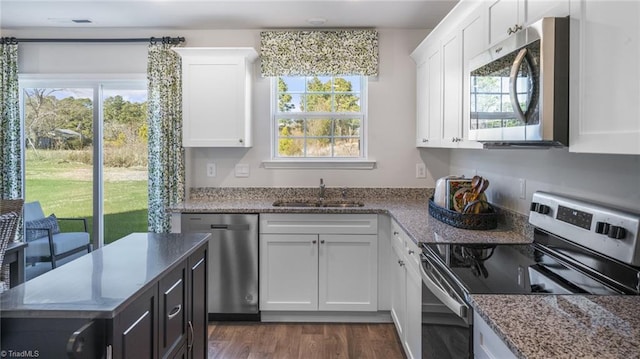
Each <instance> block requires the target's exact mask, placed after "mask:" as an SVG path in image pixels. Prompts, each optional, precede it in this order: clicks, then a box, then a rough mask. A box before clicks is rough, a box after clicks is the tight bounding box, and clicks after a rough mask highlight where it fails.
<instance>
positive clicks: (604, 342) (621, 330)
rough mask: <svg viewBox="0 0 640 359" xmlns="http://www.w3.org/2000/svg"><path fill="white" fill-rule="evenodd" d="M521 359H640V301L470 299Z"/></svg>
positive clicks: (536, 297) (514, 297)
mask: <svg viewBox="0 0 640 359" xmlns="http://www.w3.org/2000/svg"><path fill="white" fill-rule="evenodd" d="M471 302H472V305H473V307H474V310H475V311H476V312H477V313H478V314H479V315H480V316H481V317H482V318H483V319H484V320H485V321H486V322H487V323H488V324H489V326H490V327H491V328H492V329H493V330H494V332H496V333H497V334H498V336H500V337H501V338H502V340H503V341H504V342H505V344H506V345H507V346H508V347H509V348H510V349H511V351H512V352H513V353H514V354H515V355H516V356H517V357H518V358H526V359H535V358H541V359H542V358H545V359H546V358H602V359H605V358H621V359H622V358H625V359H626V358H638V357H640V315H638V308H640V297H638V296H632V295H626V296H622V295H621V296H594V295H472V296H471Z"/></svg>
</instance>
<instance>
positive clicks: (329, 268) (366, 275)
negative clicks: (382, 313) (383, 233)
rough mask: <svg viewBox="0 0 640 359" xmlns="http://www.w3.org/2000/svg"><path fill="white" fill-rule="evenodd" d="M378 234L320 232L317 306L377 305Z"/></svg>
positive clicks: (371, 307)
mask: <svg viewBox="0 0 640 359" xmlns="http://www.w3.org/2000/svg"><path fill="white" fill-rule="evenodd" d="M377 247H378V236H377V235H353V234H351V235H344V234H343V235H338V234H332V235H328V234H321V235H320V246H319V266H318V267H319V275H318V277H319V281H318V282H319V288H318V297H319V301H318V309H319V310H336V311H341V310H344V311H348V310H351V311H376V310H377V309H378V250H377Z"/></svg>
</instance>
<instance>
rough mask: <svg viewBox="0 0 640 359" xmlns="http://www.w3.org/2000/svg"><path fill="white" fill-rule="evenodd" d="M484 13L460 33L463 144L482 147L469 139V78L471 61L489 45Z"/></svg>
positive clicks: (474, 18)
mask: <svg viewBox="0 0 640 359" xmlns="http://www.w3.org/2000/svg"><path fill="white" fill-rule="evenodd" d="M484 14H485V13H484V12H483V11H476V12H474V13H473V14H471V16H469V18H467V20H466V21H465V22H464V23H463V25H462V30H461V32H460V36H461V42H462V68H463V71H462V134H463V139H464V142H463V144H465V145H466V144H469V145H471V144H475V145H477V146H478V147H479V146H480V145H479V143H477V142H475V143H474V142H472V141H474V140H476V139H475V138H470V137H469V127H470V124H469V119H470V114H469V111H470V106H469V104H470V102H469V101H470V100H471V99H470V95H469V94H470V91H471V89H470V85H471V82H470V78H469V71H470V70H471V69H470V68H469V60H471V59H472V58H473V57H474V56H476V55H478V54H480V53H481V52H483V51H484V50H485V49H486V48H487V46H488V45H489V39H488V37H487V32H486V28H487V21H486V16H484Z"/></svg>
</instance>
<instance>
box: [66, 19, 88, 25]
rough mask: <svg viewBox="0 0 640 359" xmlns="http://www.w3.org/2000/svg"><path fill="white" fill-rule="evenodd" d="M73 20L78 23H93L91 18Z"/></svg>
mask: <svg viewBox="0 0 640 359" xmlns="http://www.w3.org/2000/svg"><path fill="white" fill-rule="evenodd" d="M71 21H73V22H75V23H76V24H91V22H92V21H91V20H89V19H72V20H71Z"/></svg>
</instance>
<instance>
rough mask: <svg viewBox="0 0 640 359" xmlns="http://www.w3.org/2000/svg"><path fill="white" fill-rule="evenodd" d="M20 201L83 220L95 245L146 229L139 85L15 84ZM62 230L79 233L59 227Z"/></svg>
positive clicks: (144, 148)
mask: <svg viewBox="0 0 640 359" xmlns="http://www.w3.org/2000/svg"><path fill="white" fill-rule="evenodd" d="M21 87H22V91H21V96H22V98H21V101H22V109H23V121H24V126H23V129H24V143H25V151H24V153H25V155H24V161H25V163H24V168H25V181H24V183H25V188H24V193H25V201H27V202H31V201H39V202H40V204H41V206H42V209H43V211H44V212H45V213H44V214H45V216H48V215H49V214H52V213H53V214H55V215H56V217H66V218H87V220H88V221H87V222H88V224H89V231H90V233H91V237H92V242H93V243H94V247H99V246H101V245H103V244H108V243H110V242H113V241H115V240H117V239H119V238H121V237H123V236H125V235H126V234H128V233H131V232H146V231H147V132H146V93H147V92H146V84H145V82H144V80H128V81H121V80H118V81H114V80H109V81H96V80H82V81H80V80H69V79H46V80H43V79H33V80H32V79H29V80H21ZM60 225H61V230H62V231H68V230H80V228H76V227H62V226H63V225H65V223H63V222H60Z"/></svg>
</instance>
